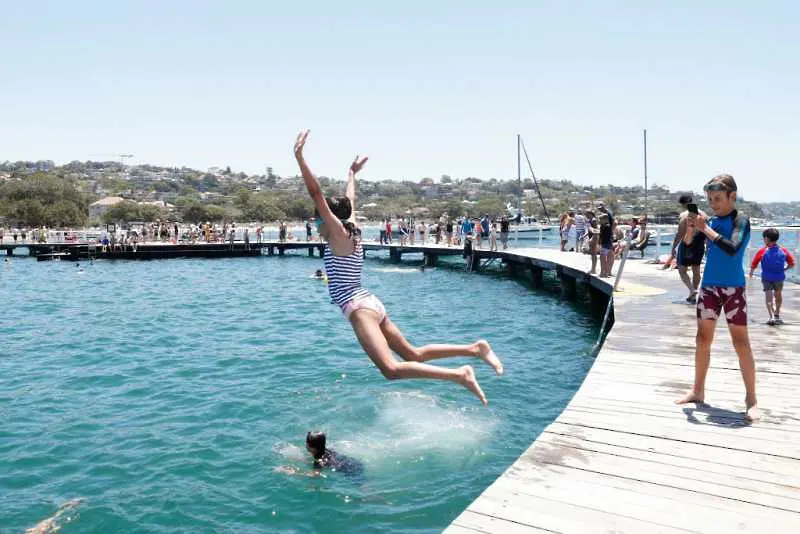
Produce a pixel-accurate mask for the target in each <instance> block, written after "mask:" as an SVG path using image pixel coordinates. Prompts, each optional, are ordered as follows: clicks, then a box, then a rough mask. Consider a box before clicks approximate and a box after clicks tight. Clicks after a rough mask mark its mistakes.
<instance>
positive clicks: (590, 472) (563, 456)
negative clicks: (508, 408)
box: [445, 249, 800, 534]
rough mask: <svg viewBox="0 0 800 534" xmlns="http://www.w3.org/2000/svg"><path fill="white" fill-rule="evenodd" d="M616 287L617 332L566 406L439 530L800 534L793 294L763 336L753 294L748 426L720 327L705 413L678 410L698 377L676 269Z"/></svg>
mask: <svg viewBox="0 0 800 534" xmlns="http://www.w3.org/2000/svg"><path fill="white" fill-rule="evenodd" d="M513 254H514V255H517V256H522V257H531V258H532V259H535V260H533V261H538V262H544V261H552V262H553V263H555V264H557V265H559V266H561V268H562V269H563V270H565V272H566V273H569V272H570V271H569V270H572V271H576V270H582V269H585V268H586V266H587V258H586V257H585V256H581V255H577V254H569V253H559V252H557V251H549V250H533V249H528V250H519V249H516V250H514V251H513ZM568 269H569V270H568ZM597 282H599V283H602V284H604V285H606V288H607V290H609V291H610V289H611V286H610V284H606V283H605V282H604V281H601V280H597ZM620 289H621V291H620V292H617V293H615V294H614V304H613V305H614V312H615V316H616V321H615V324H614V326H613V328H612V330H611V331H610V333H609V334H608V337H607V338H606V341H605V343H604V345H603V346H602V349H601V350H600V352H599V354H598V356H597V360H596V361H595V363H594V365H593V366H592V369H591V370H590V372H589V373H588V375H587V376H586V379H585V380H584V382H583V384H582V386H581V387H580V389H579V390H578V392H577V393H576V394H575V396H574V397H573V399H572V401H571V402H570V403H569V404H568V406H567V407H566V408H565V410H564V411H563V412H562V413H561V415H560V416H559V417H558V418H557V419H556V420H555V421H553V423H551V424H550V425H549V426H548V427H547V428H546V429H545V430H544V431H543V432H542V434H541V435H539V436H538V437H536V436H531V439H534V438H536V439H535V441H534V442H533V443H532V445H531V446H530V447H529V448H528V449H527V450H526V451H525V452H524V453H523V454H522V456H520V458H519V459H518V460H517V461H516V462H514V464H512V465H511V466H510V467H509V468H508V469H507V470H506V471H505V473H503V474H502V476H500V477H499V478H498V479H497V480H496V481H495V482H494V483H493V484H492V485H491V486H489V487H488V488H487V489H486V490H485V491H484V492H483V493H482V494H481V495H480V496H479V497H478V498H477V499H476V500H475V501H474V502H473V503H472V504H470V505H469V507H467V509H466V510H464V511H463V512H462V513H461V514H460V515H459V516H458V517H457V518H456V519H455V520H454V521H453V523H452V524H451V525H450V526H449V527H448V528H447V529H446V530H445V532H446V533H448V534H475V533H476V532H485V533H502V534H522V533H545V532H547V533H563V534H567V533H575V534H587V533H615V534H618V533H648V534H649V533H673V532H674V533H678V532H681V533H686V532H701V533H720V534H723V533H724V534H729V533H731V532H753V533H787V534H788V533H798V532H800V286H798V285H795V284H787V285H786V286H785V288H784V311H783V312H782V316H783V318H784V320H785V321H786V323H787V324H785V325H782V326H779V327H770V326H766V325H765V324H764V323H765V321H766V320H767V314H766V310H765V307H764V302H763V301H764V298H763V292H762V291H761V283H760V281H759V280H758V278H755V279H752V280H751V282H750V286H749V288H748V298H749V306H748V308H749V314H750V318H751V323H750V329H749V330H750V337H751V342H752V346H753V350H754V353H755V358H756V368H757V373H758V376H757V380H758V398H759V406H760V407H761V410H762V419H761V420H760V421H758V422H756V423H754V424H752V425H749V424H746V423H745V422H744V420H743V414H744V386H743V384H742V379H741V376H740V374H739V365H738V359H737V357H736V354H735V352H734V351H733V347H732V345H731V342H730V338H729V335H728V333H727V328H726V327H725V321H724V319H723V320H722V321H721V322H720V324H719V328H718V331H717V339H716V341H715V342H714V345H713V346H712V355H711V368H710V370H709V375H708V382H707V391H706V401H707V402H708V403H709V404H708V405H695V404H689V405H684V406H677V405H675V404H673V401H674V399H676V398H677V397H679V396H680V395H681V394H683V393H685V392H686V391H688V390H689V388H690V387H691V385H692V379H693V373H694V347H695V342H694V335H695V324H696V319H695V310H694V307H693V306H690V305H687V304H685V303H682V302H681V301H682V300H683V299H684V298H685V297H686V289H685V288H684V287H683V285H682V284H681V283H680V281H679V279H678V274H677V273H676V272H675V271H662V270H661V269H660V268H658V267H656V266H653V265H649V264H645V263H643V262H641V261H636V260H628V262H627V265H626V266H625V270H624V273H623V277H622V282H621V284H620Z"/></svg>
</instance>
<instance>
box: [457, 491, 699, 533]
mask: <svg viewBox="0 0 800 534" xmlns="http://www.w3.org/2000/svg"><path fill="white" fill-rule="evenodd" d="M513 483H514V482H513V481H511V480H510V479H504V478H501V479H499V480H498V481H497V482H495V483H494V484H493V485H492V486H490V487H489V488H488V489H487V490H486V491H485V492H484V493H483V494H482V495H481V497H480V498H479V499H478V500H476V501H475V502H473V503H472V504H471V505H470V506H469V508H468V510H469V511H471V512H474V513H478V514H483V515H489V516H493V517H501V518H503V519H505V520H507V521H512V522H515V523H520V524H523V525H530V526H534V527H536V528H539V529H543V530H549V531H553V532H559V533H563V534H608V533H609V532H614V533H620V534H621V533H628V532H629V533H642V532H647V533H648V534H649V533H653V534H676V533H686V532H699V531H697V530H686V529H677V528H673V527H669V526H665V525H662V524H659V523H653V522H648V521H641V520H637V519H635V518H630V517H627V516H625V515H620V514H616V513H611V512H607V511H604V510H601V509H596V508H585V507H583V506H580V505H577V504H573V503H571V502H562V501H558V500H553V499H548V498H546V497H539V496H536V495H532V494H530V493H527V494H526V493H522V492H519V491H516V487H515V486H511V487H509V486H510V485H511V484H513ZM495 532H502V531H495Z"/></svg>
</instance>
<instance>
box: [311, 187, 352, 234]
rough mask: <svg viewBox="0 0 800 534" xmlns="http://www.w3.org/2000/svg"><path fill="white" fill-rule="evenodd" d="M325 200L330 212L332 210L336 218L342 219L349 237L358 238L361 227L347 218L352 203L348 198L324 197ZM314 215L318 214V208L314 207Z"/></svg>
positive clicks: (317, 215)
mask: <svg viewBox="0 0 800 534" xmlns="http://www.w3.org/2000/svg"><path fill="white" fill-rule="evenodd" d="M325 202H326V203H327V204H328V207H329V208H330V209H331V212H333V214H334V215H335V216H336V218H337V219H339V220H341V221H342V224H343V225H344V227H345V229H346V230H347V233H348V234H349V235H350V237H351V238H352V237H356V238H360V237H361V229H360V228H359V227H358V226H356V225H355V224H353V223H352V222H350V221H348V220H347V219H349V218H350V216H351V215H352V214H353V205H352V204H351V203H350V199H349V198H347V197H326V198H325ZM314 216H315V217H319V216H320V215H319V210H318V209H316V208H314Z"/></svg>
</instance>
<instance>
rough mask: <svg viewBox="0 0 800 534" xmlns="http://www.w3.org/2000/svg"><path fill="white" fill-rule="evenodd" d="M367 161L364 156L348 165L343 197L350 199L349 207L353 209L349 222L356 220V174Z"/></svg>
mask: <svg viewBox="0 0 800 534" xmlns="http://www.w3.org/2000/svg"><path fill="white" fill-rule="evenodd" d="M368 159H369V158H367V157H366V156H364V157H363V158H361V159H358V156H356V157H355V159H354V160H353V163H351V164H350V170H349V171H348V172H347V189H346V190H345V193H344V196H346V197H347V198H348V199H350V206H351V207H352V209H353V213H352V215H350V219H351V221H355V218H356V174H358V171H360V170H361V169H362V168H363V167H364V164H365V163H366V162H367V160H368Z"/></svg>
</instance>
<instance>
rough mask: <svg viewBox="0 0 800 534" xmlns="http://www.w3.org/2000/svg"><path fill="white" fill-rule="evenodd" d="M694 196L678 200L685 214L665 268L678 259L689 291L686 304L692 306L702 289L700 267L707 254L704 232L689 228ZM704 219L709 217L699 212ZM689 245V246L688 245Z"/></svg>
mask: <svg viewBox="0 0 800 534" xmlns="http://www.w3.org/2000/svg"><path fill="white" fill-rule="evenodd" d="M692 200H693V199H692V195H681V196H680V198H678V203H679V204H680V205H681V206H683V212H681V214H680V215H679V216H678V230H677V232H675V239H674V240H673V241H672V249H671V250H670V257H669V259H668V260H667V263H666V264H665V265H664V268H665V269H667V268H669V266H670V265H672V260H674V259H677V263H678V274H679V275H680V277H681V281H682V282H683V285H685V286H686V288H687V289H688V290H689V296H688V297H687V299H686V302H689V303H691V304H696V303H697V291H698V288H699V287H700V266H701V265H702V264H703V257H704V256H705V254H706V236H705V234H704V233H703V232H700V231H698V230H697V229H695V228H689V222H688V218H689V210H688V207H689V205H690V204H692ZM698 212H699V213H700V214H702V215H703V217H708V216H707V215H706V214H705V213H703V212H702V211H698ZM687 233H691V234H692V238H691V239H690V240H686V239H685V237H686V234H687ZM687 243H688V244H687ZM689 268H691V269H692V277H691V279H690V278H689V273H688V270H689Z"/></svg>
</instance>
